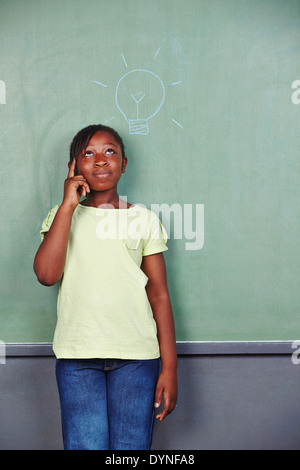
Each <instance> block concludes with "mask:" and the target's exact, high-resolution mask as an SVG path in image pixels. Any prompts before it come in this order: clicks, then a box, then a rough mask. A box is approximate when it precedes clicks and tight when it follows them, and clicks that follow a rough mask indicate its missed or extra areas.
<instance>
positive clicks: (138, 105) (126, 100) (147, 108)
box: [91, 48, 184, 135]
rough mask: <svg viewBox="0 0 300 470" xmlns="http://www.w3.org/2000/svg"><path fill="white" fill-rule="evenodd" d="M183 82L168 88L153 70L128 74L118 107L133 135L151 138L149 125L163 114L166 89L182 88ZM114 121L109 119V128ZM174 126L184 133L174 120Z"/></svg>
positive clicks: (120, 87)
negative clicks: (162, 108) (154, 118)
mask: <svg viewBox="0 0 300 470" xmlns="http://www.w3.org/2000/svg"><path fill="white" fill-rule="evenodd" d="M160 49H161V48H159V49H158V50H157V51H156V54H155V56H154V58H153V60H156V57H157V56H158V54H159V52H160ZM121 57H122V60H123V62H124V64H125V66H126V68H127V69H128V68H129V67H128V63H127V61H126V59H125V57H124V55H123V54H121ZM91 81H92V82H93V83H96V84H97V85H100V86H102V87H104V88H107V87H108V85H106V84H104V83H102V82H99V81H97V80H91ZM180 83H182V82H181V80H179V81H176V82H173V83H169V84H167V85H166V86H165V85H164V83H163V82H162V80H161V79H160V78H159V76H158V75H156V74H155V73H154V72H152V71H151V70H146V69H134V70H130V71H129V72H127V73H125V74H124V75H123V76H122V77H121V78H120V80H119V81H118V83H117V86H116V89H115V104H116V106H117V108H118V110H119V111H120V113H121V114H122V115H123V117H124V118H125V121H126V122H127V123H128V128H129V133H130V134H139V135H149V121H150V119H152V118H153V117H154V116H156V115H157V113H158V112H159V111H160V109H161V107H162V105H163V104H164V101H165V97H166V89H167V88H168V87H169V86H175V85H179V84H180ZM113 119H114V117H113V116H112V117H111V118H109V119H107V120H106V121H105V124H107V123H109V122H110V121H112V120H113ZM172 121H173V123H174V124H176V125H177V126H178V127H180V128H181V129H184V127H183V126H182V125H181V124H180V123H179V122H178V121H177V120H175V119H173V118H172Z"/></svg>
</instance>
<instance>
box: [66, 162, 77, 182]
mask: <svg viewBox="0 0 300 470" xmlns="http://www.w3.org/2000/svg"><path fill="white" fill-rule="evenodd" d="M75 166H76V160H75V158H73V160H72V163H71V165H70V167H69V173H68V178H73V176H75Z"/></svg>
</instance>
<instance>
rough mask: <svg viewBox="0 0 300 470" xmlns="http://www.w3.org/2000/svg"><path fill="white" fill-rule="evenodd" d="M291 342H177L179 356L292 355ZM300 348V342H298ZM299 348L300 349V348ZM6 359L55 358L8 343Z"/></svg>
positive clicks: (42, 349) (48, 347)
mask: <svg viewBox="0 0 300 470" xmlns="http://www.w3.org/2000/svg"><path fill="white" fill-rule="evenodd" d="M293 343H294V340H290V341H177V343H176V345H177V354H178V355H179V356H190V355H191V356H194V355H195V356H199V355H200V356H202V355H240V354H242V355H247V354H292V353H293V350H294V349H295V347H297V346H295V345H294V344H293ZM298 345H299V346H300V340H299V342H298ZM299 346H298V347H299ZM5 355H6V357H26V356H37V357H41V356H50V357H51V356H54V353H53V350H52V343H6V344H5Z"/></svg>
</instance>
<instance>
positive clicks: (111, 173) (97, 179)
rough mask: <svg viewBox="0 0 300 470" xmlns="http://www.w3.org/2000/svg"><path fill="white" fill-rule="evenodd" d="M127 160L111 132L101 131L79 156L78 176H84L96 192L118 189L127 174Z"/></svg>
mask: <svg viewBox="0 0 300 470" xmlns="http://www.w3.org/2000/svg"><path fill="white" fill-rule="evenodd" d="M126 165H127V158H126V157H124V158H122V151H121V148H120V145H119V144H118V142H117V141H116V140H115V138H114V137H113V135H112V134H110V133H109V132H103V131H99V132H96V134H95V135H94V136H93V137H92V138H91V140H90V142H89V144H88V146H87V148H86V149H85V150H83V152H82V153H81V154H80V155H79V156H78V159H77V174H79V175H83V176H84V177H85V179H86V180H87V182H88V184H89V186H90V188H91V189H93V190H94V191H107V190H109V189H112V188H116V186H117V184H118V182H119V180H120V178H121V175H122V173H125V168H126Z"/></svg>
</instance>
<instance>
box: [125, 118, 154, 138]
mask: <svg viewBox="0 0 300 470" xmlns="http://www.w3.org/2000/svg"><path fill="white" fill-rule="evenodd" d="M128 123H129V133H130V134H140V135H148V134H149V126H148V119H130V120H128Z"/></svg>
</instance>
